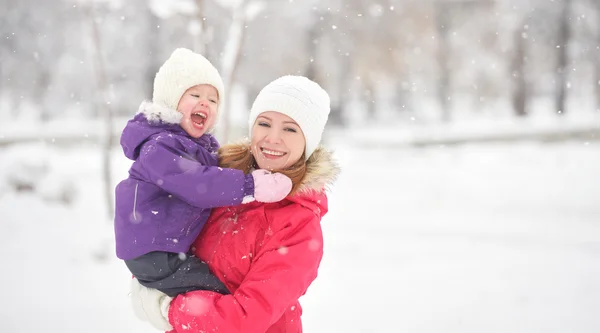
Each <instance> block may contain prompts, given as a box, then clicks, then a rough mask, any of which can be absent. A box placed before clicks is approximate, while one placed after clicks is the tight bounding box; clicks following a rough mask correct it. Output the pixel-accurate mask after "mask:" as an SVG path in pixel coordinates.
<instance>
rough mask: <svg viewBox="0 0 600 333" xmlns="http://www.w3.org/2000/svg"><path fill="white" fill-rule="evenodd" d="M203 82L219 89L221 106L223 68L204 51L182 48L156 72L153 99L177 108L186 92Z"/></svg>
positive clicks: (165, 105) (222, 97)
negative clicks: (220, 72)
mask: <svg viewBox="0 0 600 333" xmlns="http://www.w3.org/2000/svg"><path fill="white" fill-rule="evenodd" d="M199 84H210V85H212V86H213V87H215V88H216V89H217V92H218V93H219V109H221V107H222V105H223V101H224V100H225V96H224V88H223V79H222V78H221V75H219V71H217V69H216V68H215V66H213V65H212V64H211V63H210V61H208V59H206V58H205V57H204V56H202V55H201V54H198V53H195V52H192V51H191V50H188V49H185V48H178V49H176V50H175V51H173V53H172V54H171V56H170V57H169V59H167V61H165V63H164V64H163V65H162V66H161V67H160V69H159V70H158V73H156V77H155V78H154V93H153V95H152V101H153V102H154V103H156V104H159V105H161V106H164V107H167V108H169V109H173V110H177V105H178V104H179V100H180V99H181V96H183V93H184V92H185V91H186V90H188V89H189V88H191V87H193V86H196V85H199Z"/></svg>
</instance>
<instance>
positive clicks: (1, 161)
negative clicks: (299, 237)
mask: <svg viewBox="0 0 600 333" xmlns="http://www.w3.org/2000/svg"><path fill="white" fill-rule="evenodd" d="M330 143H332V144H335V146H336V148H337V149H336V150H337V151H336V154H337V156H338V158H339V160H340V162H341V163H342V166H343V168H344V171H343V174H342V176H341V177H340V179H339V182H338V184H337V186H336V187H335V188H334V189H333V192H332V194H331V202H330V213H329V214H328V215H327V216H326V217H325V219H324V221H323V228H324V232H325V238H326V243H325V257H324V259H323V263H322V266H321V270H320V275H319V278H318V279H317V281H316V282H315V283H314V284H313V286H312V287H311V288H310V289H309V291H308V294H307V295H306V296H305V297H304V298H303V300H302V302H303V306H304V316H303V318H304V322H305V332H307V333H309V332H317V333H318V332H324V333H325V332H327V333H331V332H345V333H367V332H411V333H424V332H436V333H438V332H445V333H454V332H461V333H462V332H502V333H505V332H527V333H532V332H541V333H551V332H557V333H558V332H561V333H562V332H579V333H587V332H590V333H591V332H598V331H600V316H598V313H600V264H599V258H600V147H599V145H600V143H598V142H587V143H584V142H571V143H560V144H546V145H544V144H537V143H527V144H512V145H492V144H486V145H468V146H456V147H446V148H422V149H412V148H404V149H395V150H386V149H383V148H378V149H369V148H358V147H355V146H354V147H353V146H350V145H345V144H343V143H341V142H331V141H330ZM114 156H115V157H116V159H115V163H114V166H113V167H114V176H115V178H121V177H123V176H124V175H125V174H126V171H127V166H128V161H127V160H125V159H124V158H121V157H120V153H119V152H118V151H117V150H115V152H114ZM23 161H25V162H23ZM43 161H47V162H48V163H47V164H44V163H42V162H43ZM36 163H37V165H42V167H39V168H38V169H39V170H46V171H48V173H49V175H50V176H48V177H45V176H43V175H41V176H40V177H38V178H35V175H36V171H35V170H38V169H36V168H35V166H36ZM27 165H33V166H34V167H27ZM100 166H101V161H100V155H99V153H98V149H97V148H93V147H91V146H85V147H71V148H69V149H68V150H66V149H61V148H58V147H54V146H52V145H50V146H39V145H28V146H25V147H23V148H17V147H14V146H13V147H11V148H10V149H9V148H2V149H0V212H2V216H3V217H2V218H1V219H0V227H1V229H0V230H1V231H2V232H1V234H2V236H3V237H2V238H3V241H2V242H0V259H1V262H2V265H3V270H2V282H1V283H0V292H1V294H2V295H4V296H6V295H8V298H6V297H5V298H6V301H5V302H4V303H3V304H4V305H3V306H2V314H1V315H0V319H1V320H0V332H10V333H25V332H27V333H29V332H60V333H79V332H86V333H106V332H130V333H138V332H139V333H142V332H153V331H154V330H153V329H152V328H150V327H149V326H148V325H147V324H145V323H140V322H138V321H137V319H136V318H135V317H134V316H133V313H132V311H131V309H130V308H129V303H128V297H127V293H128V283H129V274H128V273H127V270H126V269H125V267H124V265H122V264H121V263H120V262H119V261H118V260H116V259H115V258H114V257H113V256H112V254H113V252H112V246H113V244H112V240H111V236H112V226H111V224H110V223H111V222H110V221H109V220H108V219H107V218H105V217H104V204H105V202H104V199H103V193H102V183H101V179H100V174H101V173H100ZM21 169H22V170H23V172H25V170H29V171H27V172H30V173H32V174H33V176H31V178H32V179H35V182H39V183H41V184H45V185H44V186H43V187H42V188H43V190H40V191H41V193H42V195H39V194H37V193H27V192H21V193H15V192H14V191H12V190H11V189H12V185H10V182H9V180H11V179H13V178H14V174H15V173H17V174H18V173H19V172H20V171H19V170H21ZM31 170H33V171H31ZM115 181H116V180H115ZM65 189H70V190H75V191H76V195H75V196H74V197H73V199H72V203H71V204H70V205H68V206H67V205H65V204H63V203H61V201H56V200H53V198H54V197H55V196H53V195H52V194H53V193H61V191H65Z"/></svg>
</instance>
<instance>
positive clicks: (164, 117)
mask: <svg viewBox="0 0 600 333" xmlns="http://www.w3.org/2000/svg"><path fill="white" fill-rule="evenodd" d="M138 113H141V114H143V115H144V116H145V117H146V119H148V122H151V123H152V122H162V123H165V124H179V123H180V122H181V117H183V115H182V114H181V113H180V112H178V111H177V110H173V109H170V108H167V107H165V106H162V105H159V104H156V103H152V102H149V101H143V102H142V104H140V107H139V109H138Z"/></svg>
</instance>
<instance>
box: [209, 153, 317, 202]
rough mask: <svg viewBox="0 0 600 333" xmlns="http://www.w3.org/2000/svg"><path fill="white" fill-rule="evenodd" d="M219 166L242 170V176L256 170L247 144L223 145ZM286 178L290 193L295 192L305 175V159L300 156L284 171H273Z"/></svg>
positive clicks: (303, 156)
mask: <svg viewBox="0 0 600 333" xmlns="http://www.w3.org/2000/svg"><path fill="white" fill-rule="evenodd" d="M219 166H220V167H222V168H231V169H238V170H242V171H243V172H244V174H249V173H250V171H251V170H252V168H258V167H257V165H256V160H255V159H254V156H253V155H252V152H251V151H250V145H249V144H247V143H241V144H231V145H225V146H223V147H221V148H220V149H219ZM273 171H274V172H280V173H282V174H284V175H286V176H288V177H289V178H290V179H291V180H292V191H291V192H290V194H294V193H296V190H298V188H299V187H300V185H301V184H302V181H303V180H304V176H305V175H306V158H305V155H304V154H302V156H301V157H300V159H299V160H298V161H297V162H296V163H294V164H293V165H292V166H290V167H289V168H287V169H285V170H273Z"/></svg>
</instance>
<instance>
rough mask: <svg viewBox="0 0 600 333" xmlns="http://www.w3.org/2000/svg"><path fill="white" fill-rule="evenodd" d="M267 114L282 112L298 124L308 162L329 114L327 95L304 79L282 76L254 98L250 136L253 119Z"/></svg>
mask: <svg viewBox="0 0 600 333" xmlns="http://www.w3.org/2000/svg"><path fill="white" fill-rule="evenodd" d="M266 111H277V112H280V113H283V114H285V115H286V116H288V117H290V118H292V119H293V120H294V121H295V122H296V123H298V125H299V126H300V128H301V129H302V132H303V133H304V138H305V140H306V150H305V153H306V159H308V158H309V157H310V155H311V154H312V153H313V152H314V151H315V149H317V147H318V146H319V142H321V136H322V135H323V130H324V129H325V123H327V117H328V116H329V111H330V103H329V95H328V94H327V92H326V91H325V90H323V88H321V86H319V85H318V84H317V83H316V82H314V81H311V80H309V79H308V78H306V77H304V76H293V75H286V76H282V77H280V78H278V79H276V80H275V81H273V82H271V83H269V84H267V85H266V86H265V87H264V88H263V89H262V90H261V91H260V93H259V94H258V96H256V99H255V100H254V104H252V109H251V110H250V118H249V119H248V125H249V126H250V136H252V127H253V126H254V122H255V121H256V118H257V117H258V116H259V115H260V114H261V113H263V112H266Z"/></svg>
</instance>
